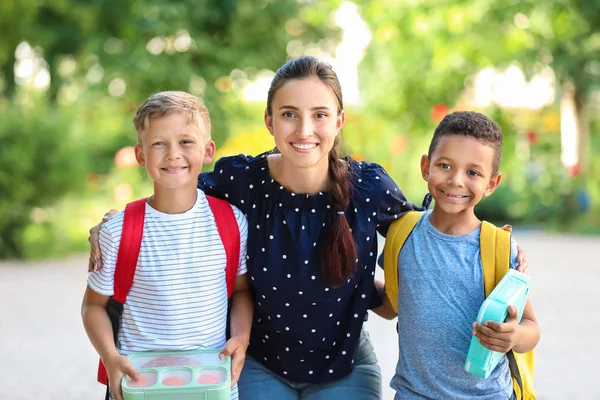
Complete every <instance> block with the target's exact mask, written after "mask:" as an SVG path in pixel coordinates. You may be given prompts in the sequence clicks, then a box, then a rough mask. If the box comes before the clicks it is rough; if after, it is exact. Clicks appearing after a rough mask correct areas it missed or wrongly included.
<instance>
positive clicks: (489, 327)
mask: <svg viewBox="0 0 600 400" xmlns="http://www.w3.org/2000/svg"><path fill="white" fill-rule="evenodd" d="M473 328H474V330H473V335H475V336H477V338H478V339H479V343H481V344H482V345H483V346H485V347H487V348H488V349H490V350H493V351H498V352H500V353H506V352H508V351H509V350H512V348H513V347H515V346H516V345H517V343H519V335H520V331H519V313H518V312H517V309H516V308H515V307H514V306H508V318H507V319H506V322H504V323H501V322H494V321H486V322H485V324H484V325H482V324H480V323H479V322H474V323H473Z"/></svg>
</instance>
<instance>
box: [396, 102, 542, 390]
mask: <svg viewBox="0 0 600 400" xmlns="http://www.w3.org/2000/svg"><path fill="white" fill-rule="evenodd" d="M501 154H502V132H501V130H500V127H499V126H498V125H497V124H496V123H495V122H493V121H492V120H490V119H489V118H487V117H485V116H484V115H482V114H479V113H476V112H455V113H452V114H450V115H448V116H446V117H445V118H444V119H443V121H442V122H441V123H440V124H439V126H438V127H437V129H436V130H435V133H434V135H433V139H432V141H431V144H430V146H429V152H428V154H427V155H423V157H422V158H421V172H422V175H423V179H425V181H426V182H427V186H428V190H429V192H430V193H431V195H432V197H433V198H434V200H435V207H434V208H433V210H430V211H428V212H426V213H424V214H423V216H422V217H421V218H420V220H419V222H418V223H417V225H416V226H415V229H414V230H413V231H412V233H411V234H410V236H409V237H408V239H407V240H406V242H405V244H404V246H403V247H402V250H401V252H400V256H399V259H398V275H399V276H398V279H399V288H398V293H399V296H398V310H399V312H398V334H399V360H398V364H397V367H396V373H395V375H394V377H393V379H392V381H391V387H392V388H393V389H394V390H395V391H396V396H395V399H403V400H410V399H477V400H487V399H489V400H492V399H494V400H496V399H502V400H507V399H511V398H513V388H512V379H511V376H510V371H509V366H508V361H507V359H506V357H504V359H503V360H502V361H501V362H500V363H499V364H498V366H497V367H496V369H495V370H494V371H493V372H492V374H491V375H490V377H489V378H488V379H482V378H479V377H477V376H475V375H471V374H469V373H467V372H465V371H464V369H463V368H464V364H465V359H466V356H467V353H468V350H469V344H470V341H471V335H472V334H474V335H476V336H477V337H478V339H479V341H480V342H481V343H482V344H483V345H484V346H485V347H487V348H489V349H491V350H494V351H499V352H503V353H506V352H507V351H509V350H511V349H512V350H514V351H516V352H519V353H523V352H527V351H530V350H532V349H533V348H534V347H535V346H536V344H537V343H538V341H539V336H540V331H539V327H538V324H537V322H536V318H535V314H534V312H533V308H532V306H531V304H530V302H529V300H528V301H527V304H526V306H525V308H524V310H523V318H522V321H521V323H520V324H519V322H518V315H517V311H516V309H515V308H514V307H512V306H510V307H509V310H508V312H509V317H508V319H507V321H506V322H505V323H495V322H491V321H488V322H486V323H485V325H481V324H479V323H476V322H473V321H475V320H476V319H477V313H478V311H479V307H480V306H481V304H482V303H483V301H484V299H485V292H484V287H483V270H482V264H481V257H480V249H479V248H480V245H479V235H480V227H481V221H480V220H479V219H478V218H477V217H476V215H475V212H474V208H475V205H477V203H479V201H480V200H481V199H482V198H483V197H484V196H489V195H491V194H492V192H493V191H494V190H495V189H496V188H497V187H498V185H499V184H500V181H501V179H502V175H501V174H500V172H499V171H498V169H499V166H500V158H501ZM516 255H517V249H516V243H515V242H514V241H513V240H512V239H511V268H516ZM387 304H388V305H389V306H390V308H391V305H390V304H389V301H387ZM470 328H471V329H470Z"/></svg>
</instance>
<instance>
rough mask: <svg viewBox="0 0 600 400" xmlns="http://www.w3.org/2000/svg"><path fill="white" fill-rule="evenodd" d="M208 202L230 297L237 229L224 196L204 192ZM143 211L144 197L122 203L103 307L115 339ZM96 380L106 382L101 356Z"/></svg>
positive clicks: (237, 253)
mask: <svg viewBox="0 0 600 400" xmlns="http://www.w3.org/2000/svg"><path fill="white" fill-rule="evenodd" d="M206 199H207V200H208V204H209V205H210V208H211V210H212V213H213V215H214V217H215V222H216V225H217V230H218V231H219V236H220V237H221V242H223V247H224V248H225V255H226V258H227V266H226V268H225V281H226V282H227V297H228V298H229V297H231V294H232V293H233V288H234V286H235V278H236V276H237V270H238V266H239V258H240V230H239V228H238V224H237V220H236V219H235V215H234V214H233V209H232V208H231V205H230V204H229V203H228V202H226V201H225V200H221V199H217V198H216V197H211V196H206ZM145 212H146V199H145V198H143V199H139V200H136V201H133V202H131V203H129V204H127V206H126V207H125V214H124V216H123V231H122V233H121V244H120V245H119V253H118V255H117V265H116V267H115V278H114V294H113V295H112V296H111V298H110V299H109V300H108V304H107V305H106V311H107V313H108V316H109V318H110V322H111V324H112V327H113V333H114V339H115V343H116V342H117V335H118V333H119V325H120V322H121V314H122V313H123V303H125V299H126V298H127V294H128V293H129V289H131V285H132V284H133V276H134V275H135V269H136V266H137V260H138V256H139V253H140V246H141V244H142V234H143V232H144V216H145ZM98 382H100V383H103V384H105V385H106V384H107V382H108V376H107V374H106V369H105V368H104V364H103V363H102V360H100V364H99V365H98Z"/></svg>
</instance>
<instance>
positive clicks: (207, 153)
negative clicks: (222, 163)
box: [202, 140, 215, 164]
mask: <svg viewBox="0 0 600 400" xmlns="http://www.w3.org/2000/svg"><path fill="white" fill-rule="evenodd" d="M214 156H215V142H213V141H212V140H210V141H209V142H208V143H206V146H204V159H203V160H202V162H203V163H204V164H210V162H211V161H212V159H213V158H214Z"/></svg>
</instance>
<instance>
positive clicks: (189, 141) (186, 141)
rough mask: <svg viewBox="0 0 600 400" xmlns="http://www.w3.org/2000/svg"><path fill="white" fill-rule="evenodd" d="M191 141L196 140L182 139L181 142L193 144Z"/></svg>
mask: <svg viewBox="0 0 600 400" xmlns="http://www.w3.org/2000/svg"><path fill="white" fill-rule="evenodd" d="M191 143H194V141H193V140H189V139H185V140H182V141H181V144H191Z"/></svg>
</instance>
